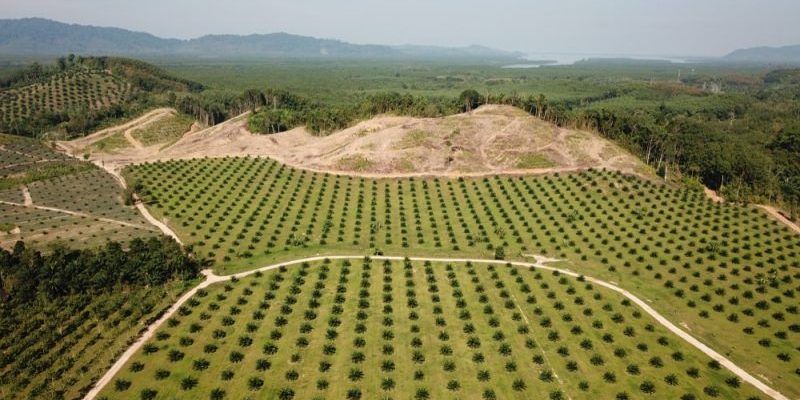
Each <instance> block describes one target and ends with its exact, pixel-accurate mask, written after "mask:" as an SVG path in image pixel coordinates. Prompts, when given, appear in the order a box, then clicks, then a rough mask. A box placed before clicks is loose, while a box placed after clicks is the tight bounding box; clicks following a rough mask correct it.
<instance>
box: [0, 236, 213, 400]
mask: <svg viewBox="0 0 800 400" xmlns="http://www.w3.org/2000/svg"><path fill="white" fill-rule="evenodd" d="M198 267H199V265H198V263H197V261H195V260H194V259H193V258H192V257H190V256H189V255H187V254H186V253H185V252H184V250H183V249H182V248H181V247H180V246H179V245H178V244H177V243H176V242H175V241H174V240H172V239H171V238H169V237H161V238H150V239H147V240H143V239H134V240H132V241H131V242H130V243H128V244H126V245H125V246H123V245H122V244H120V243H117V242H109V243H107V244H106V245H105V246H104V247H101V248H97V249H94V250H74V249H70V248H67V247H63V246H56V247H54V248H52V249H51V250H49V251H48V252H47V253H42V252H39V251H37V250H34V249H32V248H29V247H27V246H26V245H25V244H24V243H23V242H18V243H17V244H16V246H15V247H14V248H13V250H12V251H6V250H3V249H0V398H4V399H16V398H19V399H23V398H25V399H78V398H82V397H83V396H84V395H85V394H86V392H88V390H89V389H91V387H92V385H93V384H94V382H96V380H97V379H98V378H99V376H100V375H101V374H102V373H103V372H105V371H106V370H107V369H108V367H109V366H110V363H111V362H113V361H114V360H115V359H116V357H118V355H119V354H120V353H121V352H122V351H123V350H124V349H125V347H126V346H127V345H128V343H130V342H131V341H133V340H134V339H135V338H136V337H138V335H139V334H140V333H141V329H142V327H143V326H146V325H147V324H148V323H149V322H150V321H153V320H155V319H157V318H158V317H159V316H160V315H161V313H163V312H164V310H166V309H167V308H168V307H169V305H170V304H171V303H172V302H174V301H175V299H176V298H177V296H179V295H180V294H181V293H182V292H183V291H184V290H186V289H187V288H188V287H189V286H190V285H191V284H193V283H194V279H193V278H195V277H196V276H197V271H198Z"/></svg>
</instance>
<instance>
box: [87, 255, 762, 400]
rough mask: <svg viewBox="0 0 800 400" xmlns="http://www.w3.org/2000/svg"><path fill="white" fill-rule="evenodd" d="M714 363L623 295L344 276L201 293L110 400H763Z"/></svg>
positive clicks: (565, 286) (430, 267)
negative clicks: (654, 399) (643, 399)
mask: <svg viewBox="0 0 800 400" xmlns="http://www.w3.org/2000/svg"><path fill="white" fill-rule="evenodd" d="M710 361H711V360H710V359H709V358H707V357H705V356H704V355H702V353H699V352H698V351H696V350H695V349H693V348H691V347H689V346H687V345H686V344H685V343H683V342H681V341H679V340H676V339H673V338H671V337H670V335H669V334H668V333H667V332H666V331H665V330H664V329H663V328H661V327H660V326H657V324H655V322H654V321H652V320H651V319H649V318H647V317H644V316H643V315H642V313H641V311H639V310H637V309H636V307H635V306H632V305H631V304H630V303H628V302H627V301H624V300H623V298H621V296H619V295H617V294H616V293H608V292H606V291H604V290H602V289H598V288H595V287H593V286H592V285H587V284H585V283H583V282H580V281H578V280H576V279H574V278H566V277H563V276H558V275H555V274H552V273H544V272H540V271H536V270H528V269H519V268H517V267H511V266H486V265H472V264H465V265H461V264H457V265H449V264H448V265H445V264H439V263H436V264H431V263H424V264H423V263H412V262H390V261H386V262H383V261H368V260H364V261H355V262H353V263H352V264H351V262H350V261H337V262H330V263H329V262H321V263H316V264H313V265H312V264H304V265H302V266H297V267H290V268H286V269H281V270H278V271H276V270H273V271H270V272H268V273H266V274H263V275H261V274H257V275H252V276H250V277H247V278H243V279H241V280H239V281H236V282H233V283H227V284H224V285H223V284H219V285H216V286H213V287H211V288H210V289H208V290H207V291H203V292H201V293H199V294H198V295H197V296H195V297H194V298H193V299H191V300H190V301H189V303H188V305H186V306H184V307H183V308H182V309H181V310H180V316H179V317H175V318H173V319H171V320H169V322H168V324H167V326H165V327H163V328H162V329H160V330H159V331H158V333H157V335H156V338H154V339H153V340H152V341H151V342H149V343H148V344H146V345H145V346H144V347H143V350H142V351H140V352H139V353H138V354H137V355H136V356H135V357H134V358H133V359H132V360H131V361H130V362H129V363H128V365H127V367H126V368H125V369H124V371H123V372H121V373H120V374H119V376H118V377H117V379H116V380H115V381H114V383H113V384H112V385H109V386H108V387H107V389H106V390H105V392H104V393H103V395H105V396H106V398H109V399H111V398H114V399H139V398H156V399H171V398H212V399H220V398H231V399H249V398H253V399H255V398H270V399H272V398H277V399H293V398H296V399H322V398H331V399H375V398H397V399H400V398H402V399H406V398H411V399H446V398H483V399H508V398H519V399H530V398H547V397H548V396H549V398H550V399H566V398H590V397H594V398H614V397H615V396H616V397H617V398H640V397H642V396H643V395H644V394H646V395H648V396H655V397H658V398H679V397H681V396H695V397H683V398H702V397H708V396H710V395H713V397H720V398H749V397H751V396H755V392H754V389H752V388H750V387H748V386H746V385H743V384H741V383H740V382H739V381H738V380H737V379H735V378H731V376H730V374H729V373H727V372H726V371H722V370H719V368H718V366H717V365H715V364H714V363H711V364H709V362H710ZM622 396H627V397H622Z"/></svg>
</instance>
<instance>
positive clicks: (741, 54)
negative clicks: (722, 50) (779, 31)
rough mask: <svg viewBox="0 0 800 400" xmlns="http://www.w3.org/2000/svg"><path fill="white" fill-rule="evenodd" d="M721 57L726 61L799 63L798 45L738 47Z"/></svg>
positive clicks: (799, 50)
mask: <svg viewBox="0 0 800 400" xmlns="http://www.w3.org/2000/svg"><path fill="white" fill-rule="evenodd" d="M723 59H724V60H726V61H742V62H762V63H792V64H800V45H794V46H783V47H752V48H749V49H739V50H736V51H734V52H732V53H730V54H728V55H726V56H725V57H723Z"/></svg>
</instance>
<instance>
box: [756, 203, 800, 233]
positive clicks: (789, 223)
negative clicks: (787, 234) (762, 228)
mask: <svg viewBox="0 0 800 400" xmlns="http://www.w3.org/2000/svg"><path fill="white" fill-rule="evenodd" d="M758 208H761V209H762V210H764V211H766V212H767V213H768V214H769V215H771V216H772V217H773V218H775V219H777V220H778V221H780V222H782V223H783V224H784V225H786V226H788V227H789V229H791V230H793V231H795V232H797V233H800V226H798V225H797V224H795V223H794V222H792V221H791V220H789V218H786V217H785V216H784V215H783V214H782V213H781V212H780V211H778V209H777V208H775V207H772V206H767V205H764V204H759V205H758Z"/></svg>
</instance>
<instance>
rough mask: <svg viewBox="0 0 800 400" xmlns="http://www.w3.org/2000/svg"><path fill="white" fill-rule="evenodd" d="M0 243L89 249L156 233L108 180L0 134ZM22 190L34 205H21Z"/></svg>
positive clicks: (37, 144) (91, 167)
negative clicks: (58, 245)
mask: <svg viewBox="0 0 800 400" xmlns="http://www.w3.org/2000/svg"><path fill="white" fill-rule="evenodd" d="M0 146H2V147H0V155H2V157H1V158H0V160H2V161H0V201H5V202H10V203H14V204H0V210H1V211H2V212H0V224H3V226H8V227H10V229H8V230H3V231H2V232H0V245H1V246H3V247H5V248H11V247H13V245H14V243H15V242H16V241H17V240H23V241H25V242H26V243H27V244H28V245H29V246H32V247H36V248H44V247H46V246H47V245H48V244H50V243H53V242H64V243H67V244H70V245H74V246H77V247H82V248H85V247H94V246H96V245H100V244H103V243H105V242H107V241H109V240H117V241H122V242H127V241H129V240H130V239H132V238H134V237H147V236H153V235H157V234H159V232H158V231H156V230H155V228H153V227H152V226H150V225H149V224H148V223H147V222H146V221H145V220H144V218H142V216H141V215H140V214H139V213H138V211H136V210H134V209H133V208H132V207H130V206H125V205H124V202H123V199H122V188H121V187H120V186H119V184H118V183H117V182H116V180H114V177H112V176H111V175H109V174H107V173H106V172H104V171H102V170H100V169H99V168H97V167H95V166H94V165H92V164H90V163H88V162H82V161H78V160H75V159H73V158H70V157H67V156H65V155H63V154H61V153H58V152H55V151H54V150H52V149H50V148H49V147H47V146H46V145H45V144H44V143H43V142H39V141H36V140H31V139H25V138H18V137H11V136H5V135H0ZM23 187H27V189H28V191H29V193H30V196H31V200H32V202H33V205H34V206H41V207H52V208H57V209H62V210H67V211H70V212H73V213H78V214H77V215H76V214H69V213H65V212H59V211H56V210H48V209H40V208H35V207H25V206H24V204H25V196H24V194H23Z"/></svg>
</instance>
